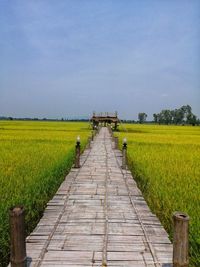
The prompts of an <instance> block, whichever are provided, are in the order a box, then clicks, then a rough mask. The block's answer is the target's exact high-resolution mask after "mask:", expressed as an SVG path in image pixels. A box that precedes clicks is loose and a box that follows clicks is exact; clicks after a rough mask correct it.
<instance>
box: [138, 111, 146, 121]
mask: <svg viewBox="0 0 200 267" xmlns="http://www.w3.org/2000/svg"><path fill="white" fill-rule="evenodd" d="M146 118H147V114H146V113H144V112H140V113H138V121H139V123H144V122H145V121H146Z"/></svg>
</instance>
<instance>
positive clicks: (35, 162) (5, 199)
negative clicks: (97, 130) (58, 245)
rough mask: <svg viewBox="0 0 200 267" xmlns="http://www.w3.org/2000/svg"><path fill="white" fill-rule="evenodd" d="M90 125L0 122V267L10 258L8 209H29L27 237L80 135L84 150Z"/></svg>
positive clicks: (71, 157) (65, 169) (67, 166)
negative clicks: (13, 207)
mask: <svg viewBox="0 0 200 267" xmlns="http://www.w3.org/2000/svg"><path fill="white" fill-rule="evenodd" d="M89 134H90V131H89V124H88V123H71V122H33V121H32V122H30V121H0V266H1V267H2V266H6V264H7V263H8V259H9V258H8V257H9V250H10V249H9V224H8V211H9V208H10V207H12V206H14V205H17V204H22V205H24V206H25V209H26V223H27V227H26V228H27V234H28V233H30V232H31V231H32V230H33V228H34V227H35V226H36V224H37V222H38V220H39V218H40V216H41V214H42V212H43V210H44V208H45V205H46V203H47V202H48V200H49V199H51V198H52V196H53V195H54V194H55V192H56V191H57V189H58V187H59V185H60V184H61V182H62V181H63V180H64V177H65V175H66V174H67V172H68V171H69V170H70V168H71V166H72V164H73V160H74V145H75V142H76V137H77V135H80V137H81V144H82V148H84V146H85V145H86V142H87V138H88V136H89Z"/></svg>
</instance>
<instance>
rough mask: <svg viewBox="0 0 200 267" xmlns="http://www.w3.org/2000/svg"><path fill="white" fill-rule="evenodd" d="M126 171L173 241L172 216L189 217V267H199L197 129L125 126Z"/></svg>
mask: <svg viewBox="0 0 200 267" xmlns="http://www.w3.org/2000/svg"><path fill="white" fill-rule="evenodd" d="M125 127H126V129H127V132H125V131H124V130H122V129H121V132H120V133H119V134H118V135H119V136H120V140H122V138H123V137H125V136H126V137H127V139H128V161H129V167H130V169H131V171H132V173H133V175H134V177H135V179H136V181H137V183H138V185H139V187H140V189H141V190H142V192H143V194H144V196H145V199H146V201H147V202H148V204H149V206H150V208H151V209H152V211H153V212H155V213H156V214H157V216H158V217H159V218H160V220H161V222H162V224H163V225H164V227H165V229H166V230H167V231H168V233H169V234H170V237H171V238H172V221H171V218H172V213H173V212H174V211H176V210H180V211H183V212H186V213H188V215H189V216H190V237H189V239H190V266H198V267H199V266H200V127H192V126H191V127H187V126H184V127H183V126H157V125H127V126H125Z"/></svg>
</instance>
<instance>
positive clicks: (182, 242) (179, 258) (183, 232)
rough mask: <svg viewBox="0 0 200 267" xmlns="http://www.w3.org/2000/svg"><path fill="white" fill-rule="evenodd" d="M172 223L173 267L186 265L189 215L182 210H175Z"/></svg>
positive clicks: (187, 263)
mask: <svg viewBox="0 0 200 267" xmlns="http://www.w3.org/2000/svg"><path fill="white" fill-rule="evenodd" d="M173 223H174V237H173V267H188V266H189V257H188V249H189V245H188V243H189V216H188V215H187V214H184V213H182V212H175V213H174V214H173Z"/></svg>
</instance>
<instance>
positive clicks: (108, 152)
mask: <svg viewBox="0 0 200 267" xmlns="http://www.w3.org/2000/svg"><path fill="white" fill-rule="evenodd" d="M113 147H114V143H113V142H112V138H111V135H110V133H109V131H108V129H107V128H105V127H103V128H101V130H100V133H99V134H98V135H97V136H96V137H95V139H94V141H93V142H92V146H91V149H89V148H88V149H86V150H85V152H84V153H83V155H82V156H81V168H79V169H75V168H72V169H71V171H70V173H69V174H68V175H67V177H66V179H65V181H64V182H63V183H62V185H61V186H60V188H59V190H58V191H57V193H56V195H55V196H54V198H53V199H52V200H51V201H49V203H48V205H47V208H46V210H45V212H44V215H43V217H42V219H41V220H40V222H39V223H38V225H37V227H36V228H35V230H34V231H33V233H32V234H31V235H30V236H28V237H27V239H26V247H27V256H28V263H29V264H28V266H34V267H37V266H48V267H53V266H58V267H61V266H68V267H69V266H70V267H78V266H79V267H80V266H88V267H89V266H91V267H97V266H98V267H100V266H101V267H102V266H112V267H154V266H166V267H167V266H171V265H168V264H170V263H172V245H171V243H170V241H169V239H168V235H167V233H166V232H165V230H164V229H163V227H162V226H161V224H160V222H159V220H158V219H157V217H156V216H155V215H154V214H152V212H151V211H150V209H149V208H148V206H147V204H146V203H145V201H144V199H143V197H142V194H141V192H140V190H139V189H138V188H137V185H136V183H135V181H134V180H133V177H132V175H131V173H130V171H128V170H122V169H121V164H122V163H121V158H122V155H121V152H120V151H119V150H117V149H114V148H113Z"/></svg>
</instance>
